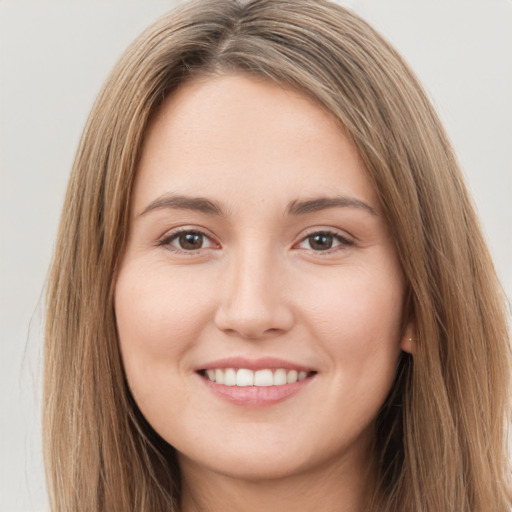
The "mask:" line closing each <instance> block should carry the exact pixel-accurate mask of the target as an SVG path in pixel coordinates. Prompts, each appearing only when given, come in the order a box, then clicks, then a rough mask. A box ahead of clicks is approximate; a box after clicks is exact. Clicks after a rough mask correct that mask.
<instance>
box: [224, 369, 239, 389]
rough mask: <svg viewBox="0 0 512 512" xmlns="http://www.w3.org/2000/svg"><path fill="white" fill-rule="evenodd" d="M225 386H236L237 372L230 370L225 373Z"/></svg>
mask: <svg viewBox="0 0 512 512" xmlns="http://www.w3.org/2000/svg"><path fill="white" fill-rule="evenodd" d="M224 385H225V386H236V385H237V383H236V372H235V370H233V368H228V369H227V370H226V371H225V372H224Z"/></svg>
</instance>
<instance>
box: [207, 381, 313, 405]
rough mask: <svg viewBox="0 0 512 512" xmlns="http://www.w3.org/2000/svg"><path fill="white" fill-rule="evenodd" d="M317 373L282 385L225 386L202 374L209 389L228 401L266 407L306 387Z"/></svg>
mask: <svg viewBox="0 0 512 512" xmlns="http://www.w3.org/2000/svg"><path fill="white" fill-rule="evenodd" d="M314 376H315V374H313V375H310V376H309V377H306V378H305V379H304V380H301V381H298V382H293V383H291V384H283V385H282V386H225V385H224V384H217V383H216V382H212V381H211V380H208V379H207V378H205V377H202V376H200V378H201V380H202V381H203V382H204V383H205V385H206V386H207V387H208V389H209V390H210V391H211V392H212V393H213V394H215V395H216V396H218V397H219V398H221V399H222V400H225V401H227V402H230V403H232V404H235V405H239V406H245V407H264V406H267V405H273V404H277V403H279V402H282V401H283V400H286V399H287V398H290V397H292V396H293V395H295V394H297V393H298V392H299V391H301V390H302V389H304V387H306V386H307V385H308V384H309V383H310V382H311V381H312V380H313V378H314Z"/></svg>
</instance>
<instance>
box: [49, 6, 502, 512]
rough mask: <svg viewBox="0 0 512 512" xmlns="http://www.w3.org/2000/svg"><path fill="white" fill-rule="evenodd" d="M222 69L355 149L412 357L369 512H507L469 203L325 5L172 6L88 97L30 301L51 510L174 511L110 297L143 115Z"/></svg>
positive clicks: (416, 98) (409, 95)
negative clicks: (128, 375) (387, 233)
mask: <svg viewBox="0 0 512 512" xmlns="http://www.w3.org/2000/svg"><path fill="white" fill-rule="evenodd" d="M297 4H299V5H300V8H297ZM226 72H234V73H248V74H251V75H252V76H255V77H259V78H262V79H266V80H272V81H275V82H278V83H280V84H283V85H284V86H288V87H293V88H295V89H297V90H299V91H301V92H302V93H303V94H307V95H308V96H310V97H311V98H313V99H314V101H316V102H317V103H318V104H319V105H321V106H322V107H323V108H325V109H326V110H327V111H328V112H329V113H330V114H331V115H332V116H333V117H334V118H335V119H336V120H337V121H338V123H339V124H340V126H342V127H343V129H344V130H345V132H346V133H347V134H348V135H349V136H350V137H351V139H352V140H353V142H354V143H355V145H356V146H357V148H358V150H359V153H360V155H361V158H362V159H363V161H364V163H365V166H366V168H367V170H368V173H369V176H370V177H371V180H372V182H373V184H374V186H375V190H376V191H377V193H378V194H379V198H380V200H381V203H382V206H383V210H384V212H385V214H386V216H387V219H388V222H389V225H390V228H391V231H392V235H393V237H394V240H395V244H396V248H397V252H398V254H399V257H400V263H401V265H402V268H403V271H404V274H405V276H406V280H407V283H408V290H409V295H408V296H409V302H408V304H407V307H408V311H409V314H410V315H411V316H412V317H414V320H415V325H416V335H415V341H414V346H415V349H414V354H413V356H408V355H406V354H403V356H402V358H401V361H400V365H399V368H398V371H397V377H396V381H395V385H394V387H393V391H392V393H391V394H390V396H389V397H388V400H387V401H386V403H385V404H384V406H383V407H382V409H381V411H380V413H379V417H378V418H377V420H376V431H377V433H378V436H377V441H376V446H375V452H376V453H375V461H376V462H375V463H376V465H377V473H378V485H377V486H376V487H375V489H374V493H372V494H371V497H370V499H369V502H368V510H379V511H389V512H392V511H395V510H403V511H410V512H434V511H435V512H451V511H453V510H457V511H461V512H463V511H467V512H484V511H488V510H493V511H496V512H505V511H506V510H509V507H510V503H511V497H510V491H509V473H510V468H509V462H508V457H507V449H506V441H507V439H506V436H507V428H508V419H509V414H510V403H509V402H510V394H509V390H510V355H509V333H508V328H507V322H506V309H505V308H506V306H505V304H506V302H505V298H504V295H503V293H502V291H501V288H500V286H499V283H498V281H497V278H496V275H495V272H494V269H493V265H492V262H491V259H490V256H489V254H488V250H487V248H486V245H485V241H484V239H483V236H482V234H481V229H480V227H479V224H478V220H477V218H476V215H475V213H474V208H473V206H472V203H471V199H470V198H469V196H468V193H467V191H466V188H465V185H464V183H463V179H462V177H461V173H460V170H459V167H458V164H457V161H456V158H455V156H454V153H453V150H452V149H451V146H450V143H449V141H448V138H447V136H446V134H445V132H444V130H443V128H442V126H441V124H440V122H439V120H438V118H437V115H436V114H435V112H434V110H433V108H432V106H431V105H430V102H429V101H428V98H427V96H426V94H425V93H424V92H423V90H422V88H421V86H420V84H419V83H418V81H417V79H416V78H415V76H414V75H413V73H412V72H411V71H410V69H409V67H408V66H407V65H406V63H405V62H404V61H403V59H402V58H401V57H400V56H399V55H398V54H397V53H396V51H395V50H394V49H393V48H392V47H391V46H390V45H389V44H388V43H387V42H386V41H385V40H384V39H383V38H382V37H381V36H380V35H379V34H377V33H376V32H375V31H374V30H373V29H372V28H371V27H369V26H368V24H367V23H366V22H364V21H363V20H361V19H360V18H358V17H357V16H356V15H354V14H353V13H351V12H350V11H348V10H346V9H344V8H342V7H340V6H338V5H336V4H334V3H331V2H329V1H325V0H301V1H300V2H294V1H289V0H252V1H248V2H234V1H229V0H210V1H199V2H189V3H186V4H184V5H183V6H182V7H181V8H180V9H178V10H176V11H174V12H172V13H171V14H169V15H168V16H166V17H164V18H162V19H161V20H160V21H159V22H157V23H156V24H154V25H153V26H152V27H150V28H149V29H148V30H146V31H145V32H144V33H143V34H142V35H141V36H140V38H139V39H138V40H137V41H136V42H135V43H133V44H132V46H130V48H129V49H128V50H127V51H126V53H125V54H124V56H123V57H122V59H121V60H120V62H119V63H118V64H117V66H116V67H115V69H114V70H113V72H112V74H111V76H110V77H109V79H108V81H107V82H106V84H105V86H104V88H103V90H102V92H101V94H100V95H99V97H98V99H97V101H96V103H95V105H94V107H93V109H92V112H91V115H90V118H89V120H88V123H87V125H86V127H85V129H84V134H83V136H82V139H81V143H80V146H79V148H78V151H77V155H76V159H75V162H74V165H73V170H72V174H71V178H70V182H69V186H68V191H67V195H66V200H65V204H64V208H63V215H62V220H61V224H60V228H59V235H58V241H57V249H56V251H55V256H54V261H53V266H52V271H51V275H50V280H49V287H48V292H47V303H48V306H47V323H46V348H45V378H44V397H45V398H44V402H45V406H44V431H45V433H46V434H45V460H46V471H47V477H48V486H49V489H50V499H51V506H52V510H54V511H59V512H60V511H66V512H70V511H78V510H95V511H111V510H140V511H148V512H149V511H152V512H157V511H162V512H163V511H164V510H165V511H169V510H179V494H180V480H179V468H178V466H177V463H176V460H175V456H174V452H173V448H172V447H170V446H169V445H167V444H166V443H165V442H164V441H163V440H162V439H160V438H159V436H158V434H156V433H155V432H154V431H153V430H152V429H151V427H150V426H149V425H148V424H147V422H146V421H145V419H144V418H143V417H142V415H141V414H140V412H139V411H138V409H137V407H136V405H135V403H134V401H133V399H132V398H131V395H130V391H129V389H128V386H127V383H126V380H125V378H124V373H123V367H122V362H121V358H120V354H119V348H118V343H117V333H116V326H115V315H114V305H113V288H114V284H115V274H116V268H117V265H118V262H119V259H120V257H121V255H122V253H123V249H124V245H125V241H126V236H127V233H128V222H129V213H130V212H129V205H130V198H131V194H132V188H133V183H134V180H135V174H136V169H137V164H138V160H139V157H140V152H141V147H142V144H143V140H144V135H145V131H146V127H147V126H148V123H149V121H150V119H151V117H152V116H153V115H154V114H155V112H156V111H157V110H158V108H159V106H160V105H161V103H162V101H163V100H164V99H165V98H166V97H168V96H169V95H170V94H172V92H173V91H174V90H175V89H176V88H177V87H180V86H182V85H183V84H184V83H185V82H186V81H188V80H194V79H199V78H201V77H208V76H210V75H212V74H218V73H226ZM468 276H469V277H468Z"/></svg>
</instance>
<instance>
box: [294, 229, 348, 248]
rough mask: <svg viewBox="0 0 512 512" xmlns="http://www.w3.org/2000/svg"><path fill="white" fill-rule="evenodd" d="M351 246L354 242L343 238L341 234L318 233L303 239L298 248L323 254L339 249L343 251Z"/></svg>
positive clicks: (331, 232) (330, 232)
mask: <svg viewBox="0 0 512 512" xmlns="http://www.w3.org/2000/svg"><path fill="white" fill-rule="evenodd" d="M350 245H353V242H352V241H351V240H348V239H347V238H345V237H343V236H341V235H340V234H339V233H335V232H333V231H317V232H315V233H311V234H309V235H308V236H306V237H305V238H303V239H302V240H301V241H300V243H299V245H298V247H299V248H300V249H310V250H312V251H317V252H321V251H329V250H331V249H336V248H337V247H339V248H340V249H342V248H343V247H347V246H350Z"/></svg>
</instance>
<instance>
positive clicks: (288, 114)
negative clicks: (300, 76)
mask: <svg viewBox="0 0 512 512" xmlns="http://www.w3.org/2000/svg"><path fill="white" fill-rule="evenodd" d="M227 185H229V186H228V187H227ZM340 187H341V188H342V189H343V190H341V191H340V192H343V193H344V194H350V195H353V196H359V197H360V198H361V199H363V200H365V201H369V202H372V203H374V205H376V196H375V194H374V191H373V189H372V187H371V185H370V183H369V179H368V176H367V173H366V170H365V168H364V165H363V163H362V161H361V159H360V157H359V154H358V152H357V150H356V148H355V146H354V145H353V143H352V142H351V141H350V140H349V138H348V137H347V136H346V134H345V133H344V132H343V130H342V129H341V128H340V127H339V125H338V124H337V122H336V120H335V119H334V118H333V117H332V116H331V115H330V114H329V113H327V112H326V111H325V110H324V109H322V108H320V107H319V106H318V105H317V104H316V103H314V102H313V101H312V100H310V99H309V98H308V97H307V96H305V95H303V94H301V93H299V92H297V91H295V90H292V89H289V88H286V87H283V86H280V85H278V84H276V83H274V82H270V81H265V80H260V79H255V78H252V77H248V76H244V75H224V76H215V77H209V78H203V79H200V80H196V81H193V82H189V83H186V84H185V85H183V86H182V87H181V88H180V89H178V90H177V91H175V92H174V93H173V94H172V95H171V96H169V97H168V98H167V99H166V101H165V102H164V103H163V105H162V107H161V108H160V110H159V111H158V112H157V114H156V115H155V117H154V118H153V120H152V122H151V124H150V126H149V128H148V131H147V133H146V138H145V142H144V146H143V152H142V157H141V160H140V164H139V169H138V176H137V181H136V187H135V209H136V210H140V208H143V207H144V203H147V202H149V201H151V200H154V198H155V197H156V196H158V195H159V194H162V193H166V192H176V191H177V192H179V193H186V194H192V193H193V194H195V195H204V196H211V195H214V196H218V198H219V199H220V200H223V199H227V200H230V199H233V196H231V195H230V194H238V195H241V196H245V197H246V199H248V198H249V197H250V196H251V197H254V198H257V197H260V198H261V197H263V196H265V197H268V196H269V195H272V196H274V197H275V198H276V199H277V198H280V199H282V201H289V200H290V199H294V197H291V196H294V195H295V196H296V195H301V196H307V195H324V196H325V195H332V194H333V193H335V191H336V190H337V189H338V188H340ZM176 189H177V190H176ZM228 189H229V190H228ZM226 195H227V196H228V197H226Z"/></svg>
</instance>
